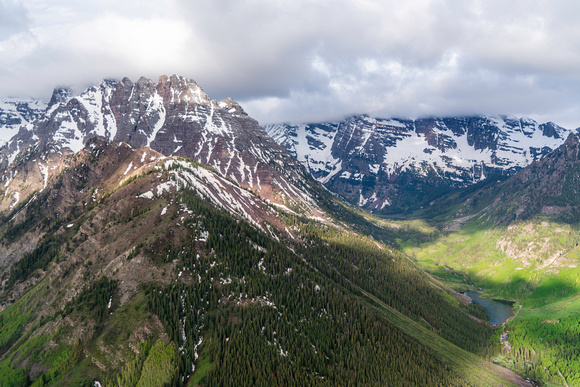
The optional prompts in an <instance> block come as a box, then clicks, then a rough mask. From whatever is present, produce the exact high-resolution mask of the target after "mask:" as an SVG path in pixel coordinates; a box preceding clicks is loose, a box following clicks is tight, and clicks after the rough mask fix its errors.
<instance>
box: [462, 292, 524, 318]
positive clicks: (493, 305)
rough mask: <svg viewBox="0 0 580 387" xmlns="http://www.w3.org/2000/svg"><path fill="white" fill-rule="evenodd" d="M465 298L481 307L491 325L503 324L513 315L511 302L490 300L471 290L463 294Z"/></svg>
mask: <svg viewBox="0 0 580 387" xmlns="http://www.w3.org/2000/svg"><path fill="white" fill-rule="evenodd" d="M463 294H465V295H466V296H468V297H469V298H471V301H472V302H473V303H474V304H479V305H481V306H483V308H484V309H485V312H486V313H487V314H488V315H489V317H490V320H489V322H490V323H491V324H501V323H504V322H505V321H506V320H507V319H508V318H510V317H511V316H513V315H514V313H513V311H512V309H513V302H511V301H504V300H490V299H488V298H483V297H480V296H479V293H477V292H474V291H473V290H468V291H466V292H464V293H463Z"/></svg>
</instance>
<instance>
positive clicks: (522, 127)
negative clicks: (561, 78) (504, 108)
mask: <svg viewBox="0 0 580 387" xmlns="http://www.w3.org/2000/svg"><path fill="white" fill-rule="evenodd" d="M265 129H266V131H267V132H268V133H269V134H270V135H271V136H272V137H273V138H274V139H275V140H276V142H278V143H279V144H280V145H282V146H284V147H285V148H286V149H287V150H288V152H289V153H290V154H292V155H293V156H295V157H296V158H297V159H298V160H300V161H301V162H302V163H303V164H304V165H305V166H306V167H307V169H308V170H309V172H310V173H311V174H312V176H313V177H315V178H316V179H317V180H318V181H319V182H320V183H322V184H324V185H325V186H326V187H327V188H328V189H330V190H331V191H333V192H336V193H338V194H340V195H341V196H343V197H344V198H346V199H348V200H349V201H350V202H352V203H355V204H357V205H359V206H361V207H364V208H366V209H368V210H371V211H380V212H383V213H396V212H408V211H409V210H412V209H416V208H418V207H421V206H425V205H428V203H429V202H431V201H432V200H433V199H435V198H436V197H438V196H441V195H442V194H444V193H447V192H450V191H451V190H453V189H457V188H461V187H466V186H468V185H472V184H475V183H478V182H481V181H484V180H486V179H490V178H491V179H497V178H498V177H499V178H505V177H506V176H511V175H513V174H514V173H515V172H516V171H518V170H520V169H522V168H523V167H525V166H527V165H529V164H530V163H532V162H533V161H535V160H538V159H540V158H541V157H543V156H545V155H546V154H548V153H549V152H550V151H552V150H554V149H555V148H557V147H558V146H560V145H561V144H562V143H563V142H564V141H565V140H566V138H567V137H568V134H569V133H570V132H571V131H570V130H568V129H565V128H562V127H560V126H558V125H556V124H554V123H552V122H548V123H544V124H538V123H537V122H536V121H534V120H532V119H529V118H517V117H507V116H496V117H492V116H471V117H449V118H435V117H433V118H422V119H416V120H411V119H398V118H389V119H383V118H374V117H369V116H365V115H362V116H352V117H349V118H347V119H345V120H344V121H340V122H333V123H324V122H323V123H311V124H303V125H295V124H279V125H268V126H266V128H265Z"/></svg>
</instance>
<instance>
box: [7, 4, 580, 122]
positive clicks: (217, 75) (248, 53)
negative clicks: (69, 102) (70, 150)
mask: <svg viewBox="0 0 580 387" xmlns="http://www.w3.org/2000/svg"><path fill="white" fill-rule="evenodd" d="M578 15H580V2H579V1H577V0H546V1H543V0H509V1H505V0H475V1H471V0H455V1H453V0H448V1H446V0H396V1H394V0H380V1H373V0H308V1H304V0H279V1H277V0H193V1H192V0H155V1H150V0H123V1H118V0H83V1H78V0H50V1H49V0H22V1H18V0H0V97H6V96H19V97H27V96H33V97H40V98H46V99H48V98H49V97H50V94H51V91H52V89H53V87H55V86H57V85H69V86H73V87H74V88H77V89H82V88H84V87H86V86H87V85H89V84H94V83H98V82H99V81H100V80H101V79H104V78H117V79H120V78H122V77H124V76H128V77H129V78H131V79H133V80H137V79H138V78H139V77H140V76H141V75H143V76H146V77H149V78H152V79H154V80H156V79H157V77H158V76H159V75H161V74H167V75H171V74H179V75H183V76H186V77H188V78H193V79H195V80H196V81H197V82H198V83H199V84H200V85H201V86H202V87H203V88H204V90H205V91H206V92H207V93H208V94H209V95H210V97H212V98H215V99H223V98H225V97H227V96H231V97H233V98H234V99H236V100H237V101H239V102H240V103H241V104H242V106H243V107H244V108H245V109H246V111H247V112H248V113H249V114H250V115H252V116H253V117H254V118H256V119H258V120H259V121H260V123H262V124H267V123H273V122H281V121H291V122H305V121H318V120H334V119H339V118H342V117H344V116H346V115H350V114H356V113H368V114H371V115H376V116H381V117H388V116H397V117H417V116H425V115H440V116H443V115H454V114H510V115H518V116H531V117H533V118H535V119H537V120H539V121H548V120H552V121H554V122H556V123H559V124H560V125H563V126H566V127H569V128H575V127H580V23H578V21H577V18H578Z"/></svg>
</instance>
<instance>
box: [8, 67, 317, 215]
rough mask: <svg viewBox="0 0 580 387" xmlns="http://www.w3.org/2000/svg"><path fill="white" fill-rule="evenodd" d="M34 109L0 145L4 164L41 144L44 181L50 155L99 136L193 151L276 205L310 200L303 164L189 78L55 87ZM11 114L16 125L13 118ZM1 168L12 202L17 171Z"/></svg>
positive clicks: (180, 152)
mask: <svg viewBox="0 0 580 387" xmlns="http://www.w3.org/2000/svg"><path fill="white" fill-rule="evenodd" d="M27 117H28V116H27ZM29 117H30V118H35V117H38V119H37V120H35V121H34V122H32V120H30V121H26V122H24V121H23V119H21V122H22V123H25V125H20V126H18V132H17V134H15V135H13V136H12V137H11V138H10V140H8V141H7V142H6V144H5V145H4V146H3V147H2V148H1V149H0V169H2V170H6V169H7V168H8V167H9V166H14V162H15V160H17V159H18V160H20V161H22V160H24V159H26V157H27V156H25V155H31V154H32V153H31V150H34V149H40V150H43V151H42V152H44V153H42V152H41V153H42V154H39V155H37V156H35V157H36V161H37V168H36V169H38V170H35V171H32V170H30V171H29V172H30V173H36V174H37V175H42V176H43V177H44V183H43V184H44V185H46V181H48V179H50V177H51V176H52V171H53V170H54V171H58V170H59V169H58V168H56V167H55V161H54V160H53V161H52V162H50V163H49V162H48V160H49V158H50V157H54V155H59V154H70V153H75V152H78V151H79V150H81V149H82V148H83V147H84V145H85V144H86V143H87V141H88V140H90V139H91V138H94V137H97V136H102V137H104V138H106V139H108V140H110V141H118V142H126V143H127V144H129V145H131V146H132V147H134V148H140V147H143V146H148V147H150V148H151V149H152V150H155V151H157V152H160V153H161V154H163V155H165V156H184V157H188V158H192V159H194V160H196V161H198V162H201V163H202V164H205V165H208V166H211V167H213V168H215V170H216V171H218V172H219V173H221V174H222V175H223V176H224V177H226V178H228V179H231V180H233V181H235V182H236V183H237V184H239V185H240V186H242V187H243V188H246V189H249V190H252V191H254V192H256V193H258V194H259V195H260V197H262V198H264V199H267V200H269V201H270V202H272V203H275V204H277V205H282V206H286V207H293V208H294V207H296V206H297V207H300V206H303V207H305V208H306V207H313V204H312V200H311V198H310V197H309V195H308V194H307V193H306V190H307V189H306V187H305V181H306V180H307V178H306V176H307V173H306V172H305V171H304V168H303V167H302V166H301V165H300V164H299V163H298V162H297V161H296V160H295V159H294V158H292V157H291V156H290V155H288V154H287V152H286V151H285V149H284V148H283V147H281V146H279V145H278V144H276V143H275V142H274V141H273V140H272V139H271V138H270V137H269V136H268V135H267V134H266V133H265V132H264V130H263V129H262V128H261V127H260V126H259V124H258V122H257V121H255V120H254V119H252V118H251V117H249V116H248V115H247V114H246V113H245V112H244V110H243V109H242V108H241V107H240V105H238V104H237V103H236V102H235V101H234V100H233V99H231V98H227V99H225V100H223V101H220V102H217V101H215V100H211V99H210V98H209V97H208V96H207V94H206V93H205V92H204V91H203V90H202V88H201V87H200V86H199V85H198V84H197V83H195V82H194V81H193V80H190V79H186V78H183V77H179V76H175V75H174V76H171V77H168V76H161V77H159V81H158V82H157V83H154V82H153V81H152V80H150V79H146V78H143V77H142V78H140V79H139V80H138V81H137V82H132V81H131V80H129V79H128V78H124V79H123V80H121V81H116V80H105V81H104V82H102V83H101V84H99V85H97V86H93V87H90V88H88V89H87V90H85V91H84V92H82V93H81V94H80V95H76V96H74V95H72V93H71V92H70V91H68V90H66V89H56V90H55V92H54V94H53V96H52V98H51V100H50V102H49V103H48V105H46V108H45V110H44V111H43V112H42V114H39V113H38V112H36V113H35V114H32V113H31V114H29ZM10 122H13V125H17V122H16V120H15V119H14V120H12V121H10ZM15 127H16V126H14V128H15ZM11 130H12V131H14V129H11ZM2 131H4V132H6V131H7V130H6V129H5V128H4V127H3V128H2ZM11 133H12V132H11ZM4 176H5V181H4V184H5V188H6V189H5V192H4V196H5V197H10V198H12V201H11V202H10V203H8V204H6V203H5V204H4V207H6V206H7V205H9V206H13V205H15V204H16V203H15V201H16V199H17V198H14V195H15V194H16V192H17V191H16V190H15V189H12V190H11V188H10V187H9V186H8V185H7V181H8V180H10V179H11V178H12V175H11V174H10V173H8V174H6V173H5V174H4ZM6 176H7V177H6ZM21 176H22V177H23V176H24V174H21ZM28 193H29V192H28ZM19 196H21V197H22V195H20V194H19Z"/></svg>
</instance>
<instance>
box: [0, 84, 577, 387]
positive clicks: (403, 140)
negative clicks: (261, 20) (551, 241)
mask: <svg viewBox="0 0 580 387" xmlns="http://www.w3.org/2000/svg"><path fill="white" fill-rule="evenodd" d="M0 107H1V109H2V111H0V117H1V118H2V120H3V121H2V125H3V126H2V133H3V134H2V135H3V136H4V137H2V138H3V139H5V140H4V141H5V142H4V143H3V145H2V147H1V148H0V173H1V177H0V179H1V186H0V188H1V191H0V198H1V201H0V236H1V238H2V243H1V245H0V265H1V266H2V270H1V271H0V280H1V284H2V288H1V291H0V309H1V310H2V311H1V313H0V385H22V386H24V385H91V386H92V385H128V386H144V385H175V386H182V385H207V386H211V385H279V384H284V385H405V386H407V385H425V384H428V385H457V386H464V385H477V386H479V385H518V386H530V385H532V384H531V382H529V381H527V380H525V379H524V378H522V377H520V376H519V375H517V374H515V373H513V372H511V371H509V370H508V369H507V368H505V367H501V366H499V365H497V364H493V363H492V362H491V361H490V359H492V358H493V359H496V358H497V356H503V354H504V351H505V350H503V349H502V344H501V342H500V339H499V331H498V330H494V328H493V327H491V326H490V325H489V324H487V323H486V322H485V319H486V318H487V316H486V314H485V312H484V310H483V309H482V308H481V307H478V306H477V305H474V304H470V303H469V301H468V300H467V299H466V296H464V295H462V294H460V293H459V292H458V291H456V290H453V289H451V288H450V287H449V286H450V285H449V283H448V282H445V281H444V278H443V279H442V277H441V278H440V277H439V276H437V273H434V272H433V273H431V274H429V273H426V272H425V271H424V270H423V269H422V268H423V266H419V265H417V263H416V262H414V261H413V259H412V258H413V257H412V256H411V255H410V254H405V253H403V252H401V251H399V250H397V248H405V247H409V246H410V245H409V244H408V243H407V245H405V243H406V242H405V241H406V240H408V239H411V237H415V236H417V235H419V236H420V238H419V239H420V241H421V243H424V244H426V245H424V246H421V247H422V248H424V249H425V250H427V251H429V250H430V249H433V248H434V247H433V246H432V245H430V244H429V243H431V242H433V241H435V242H437V241H440V240H441V239H440V237H443V236H445V235H446V234H443V233H444V231H436V232H433V233H432V234H430V233H429V232H430V231H429V232H426V231H425V230H426V229H427V227H423V226H421V227H418V228H416V229H417V231H416V232H415V231H413V230H415V227H416V226H415V223H412V222H411V223H396V222H395V223H388V222H389V221H388V220H385V219H379V218H376V217H374V216H373V215H371V214H369V213H368V212H366V211H365V210H363V209H360V208H359V207H358V206H362V207H365V208H368V209H372V210H375V211H379V212H380V211H383V212H385V211H386V212H388V211H392V212H397V211H398V212H401V211H407V210H409V209H419V210H421V211H423V212H424V213H426V211H432V212H433V214H432V215H431V219H436V221H435V223H434V224H436V225H437V227H438V224H437V222H440V219H443V222H444V224H445V225H447V226H448V225H449V224H463V223H464V222H466V221H468V220H470V219H471V220H474V221H475V220H477V221H479V222H483V223H485V224H492V225H499V226H501V227H503V226H504V225H513V223H514V222H515V221H519V220H522V219H524V220H525V219H531V218H532V217H534V216H536V215H538V214H540V215H542V214H543V215H546V214H548V215H550V216H552V215H553V217H552V218H549V219H550V220H556V221H562V219H564V218H565V221H567V222H572V220H573V219H575V216H576V215H575V214H576V212H575V211H576V210H575V208H576V207H575V205H576V204H575V202H574V203H572V202H569V201H568V196H570V195H572V194H573V192H576V189H577V187H576V185H577V184H576V182H577V181H578V180H577V178H576V175H577V174H576V172H575V171H576V163H577V160H578V151H577V149H578V138H577V135H576V134H574V133H572V132H571V131H570V130H566V129H564V128H561V127H559V126H557V125H555V124H552V123H547V124H537V123H535V122H534V121H532V120H529V119H512V118H507V117H496V118H493V117H481V116H479V117H460V118H441V119H435V118H433V119H422V120H400V119H388V120H385V119H376V118H370V117H367V116H356V117H351V118H348V119H346V120H345V121H344V122H341V123H333V124H309V125H287V124H285V125H275V126H268V127H266V128H265V129H266V130H264V129H263V128H262V127H260V125H259V124H258V122H257V121H255V120H254V119H252V118H251V117H249V116H248V115H247V114H246V113H245V112H244V110H243V109H242V108H241V106H240V105H238V104H237V103H236V102H235V101H233V100H232V99H230V98H228V99H226V100H224V101H221V102H217V101H214V100H211V99H210V98H209V97H208V96H207V95H206V94H205V93H204V92H203V90H202V89H201V87H200V86H199V85H197V84H196V83H195V82H194V81H192V80H189V79H186V78H183V77H179V76H171V77H167V76H161V77H160V78H159V80H158V82H157V83H155V82H153V81H152V80H149V79H146V78H141V79H139V80H138V81H137V82H132V81H131V80H129V79H127V78H125V79H123V80H121V81H115V80H106V81H104V82H102V83H101V84H99V85H97V86H94V87H90V88H88V89H87V90H85V91H84V92H82V93H80V94H79V95H73V94H72V93H71V92H70V91H69V90H66V89H57V90H55V92H54V93H53V96H52V98H51V100H50V101H49V102H48V103H46V104H43V103H41V102H35V101H18V100H10V101H6V102H4V103H3V104H2V105H0ZM268 133H270V134H271V135H272V137H273V138H272V137H270V136H269V135H268ZM566 139H567V140H566ZM274 140H276V141H274ZM553 149H556V150H555V151H554V152H551V151H552V150H553ZM556 172H557V173H556ZM554 173H556V174H554ZM497 176H502V179H500V180H502V181H500V182H499V183H497V180H495V177H497ZM508 176H511V177H508ZM550 176H553V177H550ZM491 177H494V179H491ZM317 180H318V182H317ZM482 180H484V182H488V183H489V184H484V183H482ZM319 183H323V184H324V185H325V186H326V188H324V187H323V186H321V185H320V184H319ZM518 195H519V196H518ZM406 196H407V197H406ZM518 197H523V198H525V199H524V200H518ZM342 198H347V199H348V200H350V201H351V203H350V204H349V203H348V202H345V201H344V200H343V199H342ZM544 198H545V200H544ZM542 200H543V201H542ZM352 203H354V204H356V205H358V206H353V205H352ZM421 206H423V207H424V208H423V209H421V208H420V207H421ZM457 219H460V222H459V223H457V222H456V220H457ZM454 222H455V223H454ZM440 230H445V228H444V227H441V228H440ZM438 238H439V239H438ZM546 243H547V242H546ZM566 243H568V242H566ZM395 246H396V247H397V248H395ZM412 247H413V248H415V249H418V247H417V246H412ZM415 260H417V259H416V258H415ZM421 264H422V263H421ZM437 267H439V265H437ZM444 270H447V269H444ZM445 273H447V271H445ZM455 274H457V273H455ZM455 274H454V277H455ZM463 274H465V273H463ZM465 275H466V274H465ZM465 284H468V282H467V281H466V282H465ZM465 284H463V285H462V286H467V285H465ZM469 286H471V285H469ZM457 290H463V288H461V289H459V288H457ZM518 329H521V328H518ZM496 336H497V337H496ZM514 345H515V343H514ZM526 359H528V360H529V357H528V358H526ZM518 364H519V363H518ZM523 364H524V366H525V364H526V363H525V362H524V363H523ZM542 367H543V366H540V365H539V364H538V366H537V367H536V366H534V368H530V367H528V368H526V369H525V372H524V371H522V372H521V373H522V374H525V375H532V374H531V373H530V372H532V371H533V372H536V370H537V372H538V373H537V374H535V373H534V374H533V375H537V376H538V378H540V377H541V378H542V380H552V379H553V378H552V375H553V374H555V371H549V372H547V373H545V374H546V376H544V374H543V373H541V372H544V371H542ZM549 367H551V365H548V366H546V367H544V368H546V369H549ZM512 368H514V369H517V370H518V371H520V370H519V369H518V368H517V367H516V365H514V366H513V367H512ZM562 372H563V374H565V375H569V374H570V371H569V370H568V369H563V371H562ZM548 374H549V375H548Z"/></svg>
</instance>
